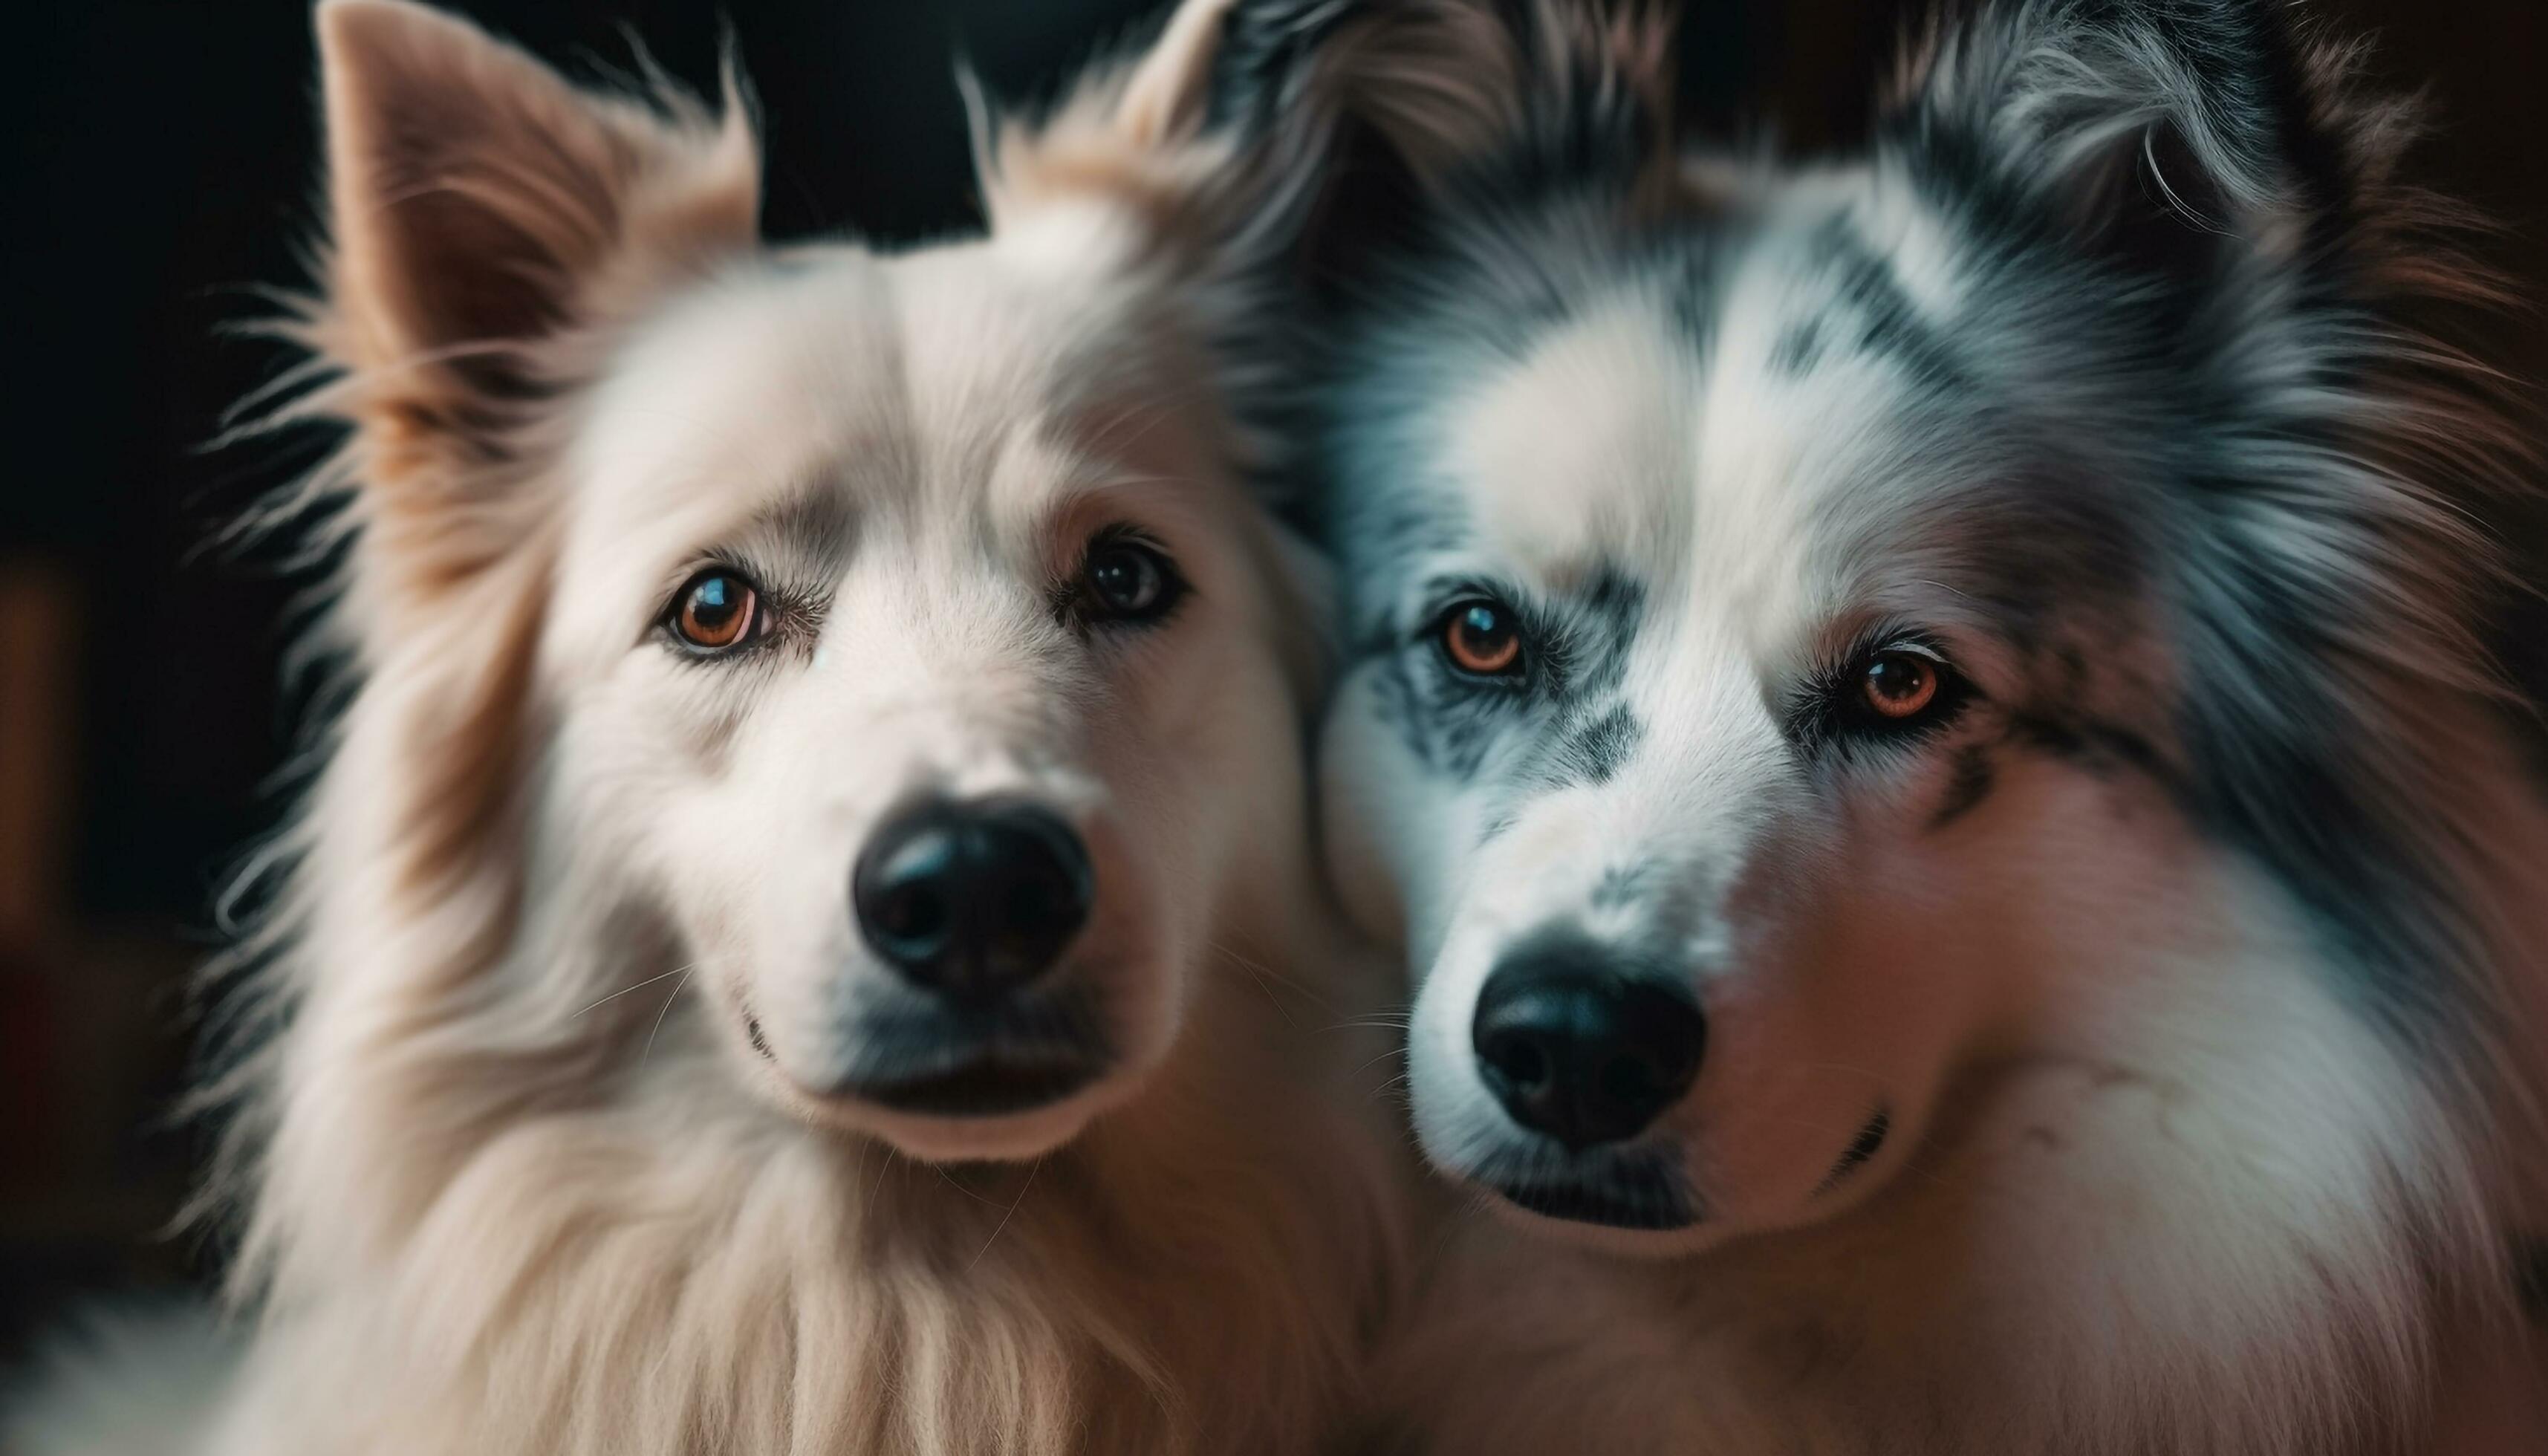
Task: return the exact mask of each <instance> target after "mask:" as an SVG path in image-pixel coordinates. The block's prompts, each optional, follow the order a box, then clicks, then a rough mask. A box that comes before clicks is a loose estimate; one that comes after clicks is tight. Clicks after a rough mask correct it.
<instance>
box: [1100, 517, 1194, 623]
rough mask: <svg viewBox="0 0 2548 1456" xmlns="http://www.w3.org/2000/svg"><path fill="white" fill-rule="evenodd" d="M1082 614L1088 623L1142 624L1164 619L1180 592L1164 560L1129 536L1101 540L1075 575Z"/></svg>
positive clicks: (1155, 550)
mask: <svg viewBox="0 0 2548 1456" xmlns="http://www.w3.org/2000/svg"><path fill="white" fill-rule="evenodd" d="M1080 586H1081V595H1082V599H1083V602H1084V605H1083V607H1082V610H1083V612H1084V613H1085V614H1086V615H1087V616H1088V617H1089V618H1092V619H1094V620H1098V621H1109V622H1148V621H1156V620H1158V619H1159V618H1160V617H1163V616H1165V615H1167V612H1168V608H1170V607H1172V606H1174V605H1176V603H1177V597H1178V595H1179V593H1180V592H1181V590H1182V588H1183V583H1182V581H1181V580H1180V579H1179V578H1178V576H1177V569H1176V567H1175V565H1174V564H1173V563H1171V562H1170V561H1169V560H1168V558H1167V556H1166V555H1165V554H1164V553H1162V552H1161V551H1160V550H1159V549H1158V548H1157V547H1155V546H1152V545H1150V544H1149V543H1148V542H1146V541H1142V540H1138V539H1136V538H1134V537H1130V536H1113V537H1101V538H1100V539H1099V540H1098V541H1097V542H1096V543H1095V544H1094V545H1092V546H1091V547H1090V548H1089V551H1088V562H1087V565H1085V566H1084V567H1082V568H1081V569H1080Z"/></svg>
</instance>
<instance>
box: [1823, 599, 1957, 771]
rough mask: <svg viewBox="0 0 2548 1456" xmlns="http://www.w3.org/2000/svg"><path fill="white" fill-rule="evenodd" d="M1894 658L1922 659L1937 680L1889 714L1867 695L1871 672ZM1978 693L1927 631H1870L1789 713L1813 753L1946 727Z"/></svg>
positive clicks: (1896, 741) (1892, 742)
mask: <svg viewBox="0 0 2548 1456" xmlns="http://www.w3.org/2000/svg"><path fill="white" fill-rule="evenodd" d="M1888 658H1908V659H1913V660H1916V661H1917V662H1918V663H1919V664H1921V665H1923V668H1924V670H1925V671H1926V672H1927V673H1928V674H1930V675H1931V676H1932V679H1933V685H1932V686H1931V688H1930V695H1929V696H1928V697H1926V698H1924V699H1923V700H1922V701H1921V702H1920V703H1919V704H1918V705H1917V706H1916V707H1914V708H1913V709H1912V710H1911V711H1909V712H1907V713H1905V714H1903V715H1902V716H1900V717H1888V716H1887V715H1886V714H1884V713H1883V712H1880V711H1879V710H1877V709H1876V708H1874V707H1873V706H1871V705H1870V704H1869V702H1868V700H1867V698H1866V697H1865V687H1866V683H1867V676H1866V675H1867V674H1868V673H1869V672H1870V671H1872V669H1873V668H1874V666H1875V665H1876V664H1877V663H1879V662H1880V661H1883V660H1885V659H1888ZM1977 695H1978V694H1977V693H1976V691H1975V689H1974V688H1973V685H1972V683H1971V681H1970V680H1968V679H1966V678H1965V677H1964V676H1963V674H1961V673H1960V672H1958V671H1957V670H1956V665H1955V663H1954V660H1953V659H1951V658H1949V657H1948V656H1947V654H1946V653H1945V652H1944V651H1942V650H1941V649H1940V648H1939V647H1938V646H1937V645H1936V644H1935V643H1934V642H1932V641H1931V640H1929V638H1928V637H1927V636H1926V635H1925V634H1922V633H1918V632H1910V631H1899V630H1895V631H1884V632H1875V633H1869V634H1868V635H1867V636H1865V637H1864V638H1862V639H1860V641H1859V644H1858V645H1857V646H1855V647H1852V648H1851V649H1850V650H1849V651H1848V653H1847V654H1845V655H1844V656H1842V657H1841V658H1840V659H1839V660H1838V661H1837V662H1835V663H1833V664H1832V665H1830V666H1828V667H1825V668H1824V669H1822V670H1821V671H1820V672H1818V673H1817V674H1815V676H1814V678H1813V679H1812V680H1811V683H1810V685H1809V686H1808V687H1807V688H1806V689H1805V691H1804V692H1803V694H1801V696H1800V699H1799V701H1798V702H1797V704H1796V706H1795V707H1794V708H1793V709H1792V710H1791V711H1790V713H1789V714H1788V736H1789V738H1791V739H1792V740H1793V741H1794V742H1795V743H1796V744H1797V745H1798V746H1799V747H1800V748H1802V749H1803V750H1804V752H1805V753H1806V754H1807V755H1808V756H1813V755H1817V754H1820V753H1822V752H1823V751H1825V750H1827V749H1829V748H1832V747H1836V746H1837V747H1848V746H1851V745H1864V746H1869V747H1885V746H1900V745H1905V744H1908V743H1911V742H1915V741H1917V740H1918V739H1920V738H1924V737H1926V736H1928V735H1929V734H1931V733H1933V732H1935V731H1937V730H1938V729H1940V728H1942V727H1945V726H1946V725H1947V724H1948V723H1949V722H1951V721H1953V720H1954V719H1955V718H1956V717H1957V716H1959V715H1960V714H1961V712H1962V710H1963V707H1964V705H1965V704H1966V703H1967V702H1968V701H1970V700H1971V699H1972V698H1973V697H1975V696H1977Z"/></svg>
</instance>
